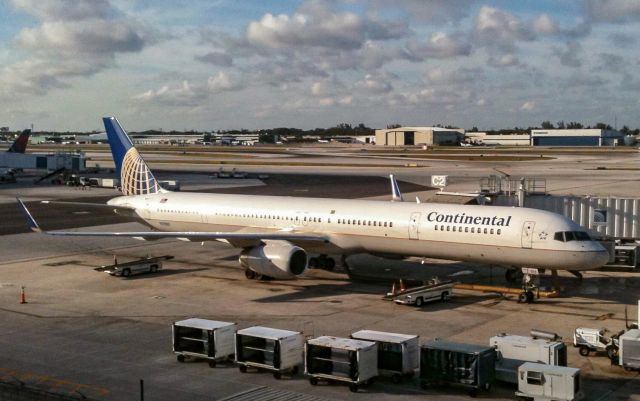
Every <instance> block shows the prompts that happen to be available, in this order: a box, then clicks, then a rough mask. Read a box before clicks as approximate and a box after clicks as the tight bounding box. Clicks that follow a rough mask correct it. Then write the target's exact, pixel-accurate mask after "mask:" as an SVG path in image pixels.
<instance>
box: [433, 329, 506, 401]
mask: <svg viewBox="0 0 640 401" xmlns="http://www.w3.org/2000/svg"><path fill="white" fill-rule="evenodd" d="M495 361H496V350H495V349H494V348H493V347H486V346H482V345H475V344H461V343H454V342H450V341H443V340H437V339H436V340H433V341H429V342H427V343H425V344H423V345H422V347H421V349H420V386H421V387H422V388H423V389H426V388H428V387H429V386H432V385H440V384H456V385H460V386H463V387H465V388H466V389H468V391H469V395H471V396H472V397H475V396H476V395H477V394H478V391H479V390H485V391H489V390H490V389H491V384H492V383H493V381H494V380H495Z"/></svg>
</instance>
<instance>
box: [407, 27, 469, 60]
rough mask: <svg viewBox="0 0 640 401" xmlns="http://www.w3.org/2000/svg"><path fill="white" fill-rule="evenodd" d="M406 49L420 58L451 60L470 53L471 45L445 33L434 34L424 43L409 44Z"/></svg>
mask: <svg viewBox="0 0 640 401" xmlns="http://www.w3.org/2000/svg"><path fill="white" fill-rule="evenodd" d="M408 48H409V50H410V52H411V53H412V54H414V55H416V56H417V57H420V58H452V57H457V56H468V55H469V54H470V53H471V44H470V43H469V42H467V41H466V40H465V38H464V37H463V36H462V35H449V34H447V33H445V32H434V33H433V34H431V37H430V38H429V40H428V41H427V42H426V43H422V44H420V43H416V42H411V43H410V44H409V45H408Z"/></svg>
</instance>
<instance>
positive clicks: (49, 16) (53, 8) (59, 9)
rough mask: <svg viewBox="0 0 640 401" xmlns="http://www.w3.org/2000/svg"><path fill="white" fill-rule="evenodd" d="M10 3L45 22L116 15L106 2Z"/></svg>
mask: <svg viewBox="0 0 640 401" xmlns="http://www.w3.org/2000/svg"><path fill="white" fill-rule="evenodd" d="M11 3H12V4H13V6H14V7H15V8H17V9H19V10H22V11H24V12H26V13H28V14H31V15H33V16H36V17H38V18H40V19H42V20H45V21H50V20H61V21H76V20H81V19H86V18H107V17H110V16H113V15H115V14H117V12H116V11H115V10H114V9H113V7H112V6H111V4H110V3H109V1H108V0H11Z"/></svg>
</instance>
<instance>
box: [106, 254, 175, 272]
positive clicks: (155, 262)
mask: <svg viewBox="0 0 640 401" xmlns="http://www.w3.org/2000/svg"><path fill="white" fill-rule="evenodd" d="M170 259H173V256H171V255H164V256H156V257H153V258H152V257H146V258H142V259H138V260H132V261H131V262H125V263H118V262H117V260H116V262H115V263H114V264H112V265H107V266H100V267H96V268H95V269H94V270H95V271H99V272H104V273H108V274H110V275H112V276H121V277H129V276H132V275H134V274H143V273H155V272H157V271H158V270H160V269H162V261H163V260H170Z"/></svg>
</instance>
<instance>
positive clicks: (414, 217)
mask: <svg viewBox="0 0 640 401" xmlns="http://www.w3.org/2000/svg"><path fill="white" fill-rule="evenodd" d="M418 234H420V213H418V212H415V213H411V218H410V219H409V239H418Z"/></svg>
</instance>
